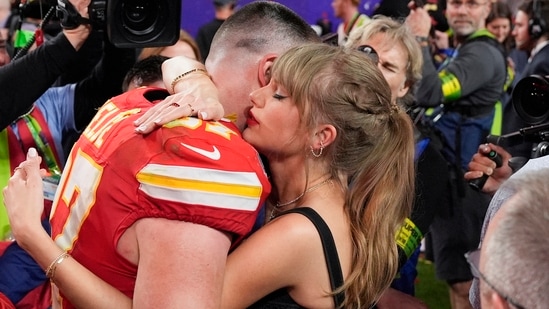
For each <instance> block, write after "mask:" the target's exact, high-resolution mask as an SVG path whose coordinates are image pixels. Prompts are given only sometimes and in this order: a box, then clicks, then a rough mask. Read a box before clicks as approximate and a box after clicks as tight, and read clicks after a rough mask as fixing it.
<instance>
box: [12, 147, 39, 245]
mask: <svg viewBox="0 0 549 309" xmlns="http://www.w3.org/2000/svg"><path fill="white" fill-rule="evenodd" d="M40 162H42V158H40V157H39V156H38V154H37V152H36V149H34V148H30V149H29V151H28V153H27V160H26V161H24V162H23V163H21V164H19V166H18V167H17V168H15V172H14V174H13V176H12V177H11V178H10V180H9V182H8V186H7V187H5V188H4V190H3V193H4V204H5V205H6V210H7V212H8V217H9V220H10V225H11V230H12V234H13V236H14V238H15V240H17V242H18V243H19V245H20V246H21V247H23V249H25V248H26V247H27V244H28V243H29V242H32V241H33V240H36V239H39V237H35V236H36V235H40V234H46V236H47V233H46V231H45V230H44V229H43V228H42V225H41V223H40V218H41V217H42V212H43V211H44V198H43V194H44V193H43V190H42V175H43V174H45V171H44V170H40Z"/></svg>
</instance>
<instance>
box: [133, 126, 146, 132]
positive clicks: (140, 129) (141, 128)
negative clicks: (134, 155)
mask: <svg viewBox="0 0 549 309" xmlns="http://www.w3.org/2000/svg"><path fill="white" fill-rule="evenodd" d="M135 131H136V132H141V133H142V132H144V131H145V126H144V125H142V126H139V127H137V128H135Z"/></svg>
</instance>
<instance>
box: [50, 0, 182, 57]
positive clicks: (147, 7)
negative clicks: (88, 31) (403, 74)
mask: <svg viewBox="0 0 549 309" xmlns="http://www.w3.org/2000/svg"><path fill="white" fill-rule="evenodd" d="M57 2H58V5H57V9H58V14H59V15H61V20H62V23H63V21H64V20H65V24H66V25H68V26H69V27H71V26H74V25H75V24H76V25H78V24H80V23H83V19H82V18H81V17H80V19H79V18H78V17H79V14H78V12H76V10H75V9H74V7H73V6H72V5H71V4H70V2H69V1H68V0H58V1H57ZM88 12H89V15H90V17H89V20H88V21H87V23H91V24H92V25H93V26H94V27H97V28H99V29H102V30H105V31H107V35H108V37H109V40H110V41H111V43H112V44H113V45H114V46H116V47H120V48H136V47H138V48H142V47H155V46H169V45H173V44H175V42H176V41H177V40H178V39H179V31H180V28H181V26H180V19H181V1H180V0H92V1H91V3H90V5H89V6H88ZM75 14H76V15H77V16H75Z"/></svg>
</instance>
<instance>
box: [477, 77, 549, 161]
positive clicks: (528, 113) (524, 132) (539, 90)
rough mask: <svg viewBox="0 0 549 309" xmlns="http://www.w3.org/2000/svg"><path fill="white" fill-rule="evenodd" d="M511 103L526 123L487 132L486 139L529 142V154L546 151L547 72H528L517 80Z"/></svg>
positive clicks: (548, 137)
mask: <svg viewBox="0 0 549 309" xmlns="http://www.w3.org/2000/svg"><path fill="white" fill-rule="evenodd" d="M512 104H513V108H514V109H515V111H516V113H517V114H518V115H519V117H520V118H521V119H522V120H524V121H525V122H526V123H527V124H529V125H530V126H528V127H524V128H521V129H520V130H519V131H517V132H512V133H509V134H505V135H502V136H493V135H490V136H488V142H490V143H493V144H497V145H501V146H503V147H509V146H514V145H518V144H521V143H524V142H530V143H533V147H532V156H531V157H532V158H537V157H542V156H545V155H547V154H549V121H548V120H549V76H540V75H531V76H527V77H525V78H523V79H521V80H520V81H518V83H517V85H516V86H515V88H514V90H513V94H512Z"/></svg>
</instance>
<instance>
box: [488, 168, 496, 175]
mask: <svg viewBox="0 0 549 309" xmlns="http://www.w3.org/2000/svg"><path fill="white" fill-rule="evenodd" d="M493 172H494V170H493V169H491V168H489V169H488V170H487V171H486V175H488V176H490V175H492V173H493Z"/></svg>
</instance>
